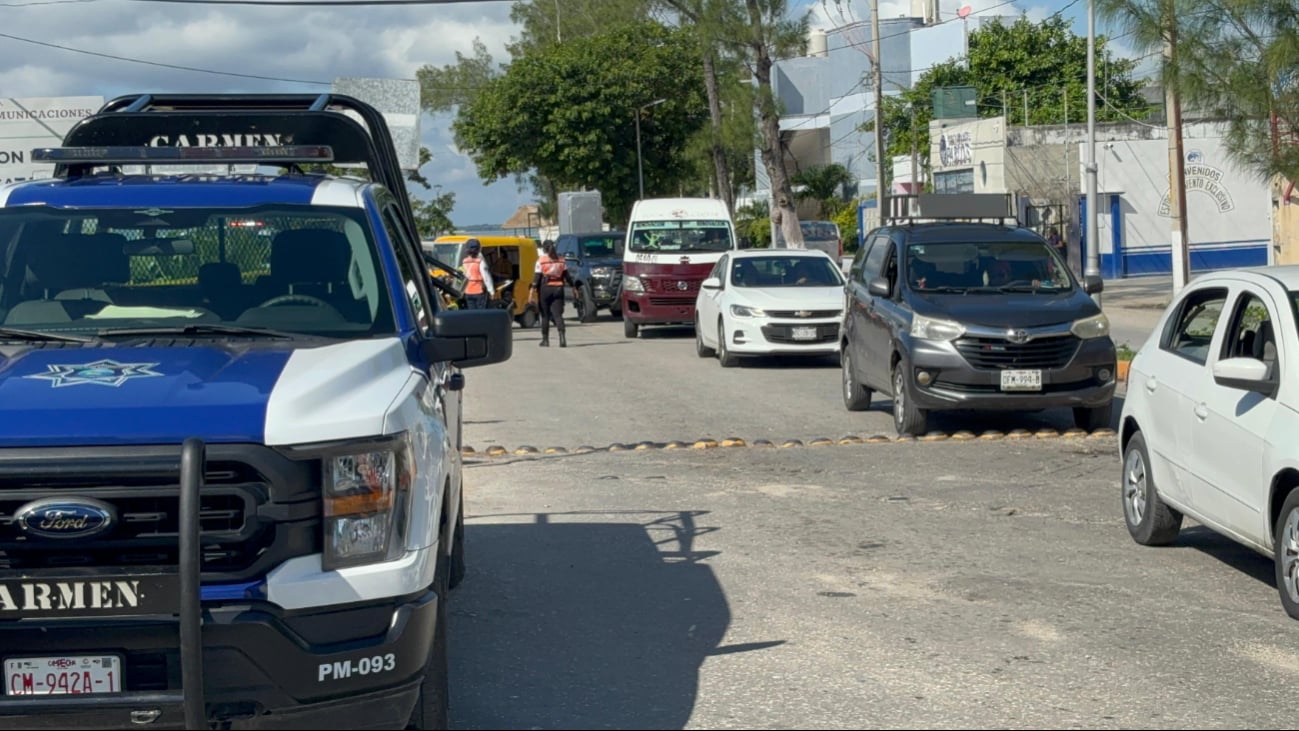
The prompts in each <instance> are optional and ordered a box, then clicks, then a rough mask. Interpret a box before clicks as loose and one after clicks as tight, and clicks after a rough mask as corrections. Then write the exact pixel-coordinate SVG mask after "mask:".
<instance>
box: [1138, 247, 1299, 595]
mask: <svg viewBox="0 0 1299 731" xmlns="http://www.w3.org/2000/svg"><path fill="white" fill-rule="evenodd" d="M1297 304H1299V266H1281V267H1265V268H1256V269H1238V270H1230V271H1218V272H1210V273H1207V274H1203V275H1200V276H1198V277H1196V278H1195V279H1194V280H1193V281H1192V282H1191V283H1190V284H1188V285H1187V286H1186V287H1185V288H1184V289H1183V290H1182V291H1181V292H1180V293H1179V294H1178V296H1177V297H1175V298H1174V299H1173V301H1172V302H1171V303H1170V304H1169V306H1168V308H1167V310H1166V311H1165V312H1164V314H1163V316H1162V317H1161V318H1160V323H1159V325H1158V326H1157V327H1156V328H1155V331H1154V333H1153V334H1152V335H1151V336H1150V339H1149V340H1148V341H1147V342H1146V343H1145V344H1144V345H1143V346H1142V347H1141V349H1140V350H1139V351H1138V353H1137V355H1136V357H1135V358H1134V359H1133V360H1132V364H1131V366H1130V370H1129V372H1128V386H1127V397H1126V399H1125V401H1124V403H1123V412H1122V417H1121V419H1120V422H1119V423H1120V439H1121V442H1120V443H1121V445H1122V452H1123V486H1122V490H1123V516H1124V518H1125V520H1126V522H1127V526H1128V532H1129V533H1131V534H1132V537H1133V539H1135V540H1136V541H1137V542H1138V543H1141V544H1144V545H1162V544H1167V543H1171V542H1172V541H1173V540H1174V539H1175V538H1176V537H1177V534H1178V531H1179V530H1180V529H1181V525H1182V515H1183V514H1186V515H1189V516H1191V517H1192V518H1194V519H1195V520H1197V521H1199V522H1200V523H1202V524H1204V525H1205V526H1207V527H1209V528H1210V529H1212V530H1214V531H1216V532H1218V533H1221V534H1222V535H1224V536H1227V537H1229V538H1231V539H1233V540H1235V541H1238V542H1239V543H1241V544H1244V545H1246V546H1248V547H1250V548H1252V549H1254V550H1256V551H1258V552H1260V553H1262V554H1264V555H1267V556H1270V557H1272V558H1273V559H1274V560H1275V562H1276V584H1277V589H1278V591H1279V592H1280V595H1281V604H1282V606H1283V607H1285V610H1286V612H1287V613H1289V615H1290V616H1291V617H1294V618H1296V619H1299V490H1296V489H1295V488H1297V487H1299V440H1296V435H1299V369H1296V367H1295V365H1296V364H1299V333H1297V331H1296V323H1295V317H1296V305H1297ZM1289 358H1294V359H1295V360H1293V361H1291V360H1288V359H1289ZM1287 365H1289V366H1290V370H1289V371H1287V370H1286V369H1285V368H1286V366H1287Z"/></svg>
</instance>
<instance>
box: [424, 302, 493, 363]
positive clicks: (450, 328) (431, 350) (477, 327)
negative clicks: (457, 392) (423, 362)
mask: <svg viewBox="0 0 1299 731" xmlns="http://www.w3.org/2000/svg"><path fill="white" fill-rule="evenodd" d="M513 328H514V319H513V318H512V317H511V316H510V313H509V312H508V311H507V310H494V309H493V310H449V311H445V312H439V313H437V315H435V316H434V317H433V328H432V330H433V336H432V337H430V338H429V339H428V340H426V341H425V342H424V346H423V347H424V357H426V358H428V359H429V360H430V361H432V362H435V363H437V362H450V363H451V364H452V365H455V366H458V367H460V368H470V367H472V366H480V365H489V364H491V363H502V362H504V361H507V360H509V359H510V356H511V355H513V354H514V332H513Z"/></svg>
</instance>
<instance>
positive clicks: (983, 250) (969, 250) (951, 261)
mask: <svg viewBox="0 0 1299 731" xmlns="http://www.w3.org/2000/svg"><path fill="white" fill-rule="evenodd" d="M902 276H903V277H905V278H906V281H907V283H908V286H910V287H911V288H912V289H913V290H916V291H920V292H926V291H929V292H966V293H986V292H1021V291H1022V292H1031V293H1044V294H1056V293H1059V292H1067V291H1069V290H1071V289H1073V279H1072V278H1071V277H1070V276H1069V270H1068V269H1067V268H1066V267H1065V264H1064V261H1063V260H1061V259H1060V257H1059V255H1058V254H1056V253H1055V252H1054V251H1052V250H1051V247H1049V246H1047V245H1046V243H1044V242H1036V241H1008V242H979V243H964V242H950V243H948V242H941V243H932V242H929V243H923V244H919V243H918V244H910V245H908V246H907V249H906V257H905V264H904V268H903V271H902Z"/></svg>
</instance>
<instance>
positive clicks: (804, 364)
mask: <svg viewBox="0 0 1299 731" xmlns="http://www.w3.org/2000/svg"><path fill="white" fill-rule="evenodd" d="M739 361H740V363H739V367H740V368H754V369H759V370H764V369H765V370H791V371H792V370H807V369H812V370H827V369H830V368H838V367H839V356H838V355H758V356H749V355H746V356H741V357H740V359H739Z"/></svg>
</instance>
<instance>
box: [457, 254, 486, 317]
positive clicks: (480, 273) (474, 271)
mask: <svg viewBox="0 0 1299 731" xmlns="http://www.w3.org/2000/svg"><path fill="white" fill-rule="evenodd" d="M460 269H461V270H462V271H463V272H464V273H465V279H467V280H468V283H467V284H465V302H466V303H467V304H468V309H471V310H485V309H487V301H488V300H489V299H491V297H492V293H493V292H494V291H495V284H494V283H493V282H492V273H491V271H490V270H489V269H488V267H487V262H485V261H483V245H482V242H480V241H479V240H478V239H469V240H468V241H466V242H465V260H464V261H463V262H462V263H461V264H460Z"/></svg>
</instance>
